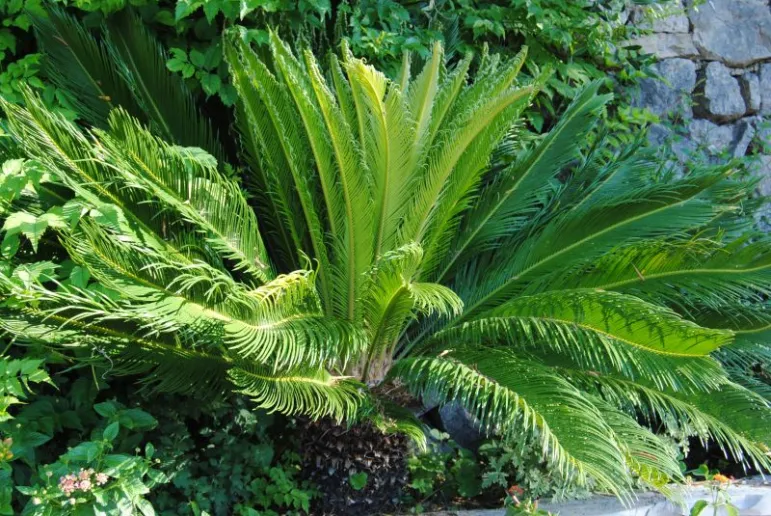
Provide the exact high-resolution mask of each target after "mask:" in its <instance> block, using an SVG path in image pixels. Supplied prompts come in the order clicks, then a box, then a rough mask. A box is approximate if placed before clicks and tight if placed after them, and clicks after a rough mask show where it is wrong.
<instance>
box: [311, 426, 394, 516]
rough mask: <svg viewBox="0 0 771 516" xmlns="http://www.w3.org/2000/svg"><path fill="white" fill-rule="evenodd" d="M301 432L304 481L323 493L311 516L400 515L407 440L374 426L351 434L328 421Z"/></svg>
mask: <svg viewBox="0 0 771 516" xmlns="http://www.w3.org/2000/svg"><path fill="white" fill-rule="evenodd" d="M298 430H299V432H300V452H301V453H302V455H303V471H302V475H303V476H304V478H305V479H308V480H311V481H313V482H314V483H315V484H316V485H317V486H318V488H319V491H320V496H319V497H318V498H316V500H315V501H314V504H313V506H312V507H311V513H312V514H314V515H334V516H342V515H345V516H367V515H375V514H383V513H389V512H391V513H392V512H394V511H395V510H396V508H397V507H398V505H399V500H400V498H401V496H402V493H403V490H404V486H405V485H406V483H407V454H408V446H409V443H408V438H407V437H406V436H404V435H401V434H388V435H386V434H383V433H381V432H380V431H379V430H378V429H377V428H375V427H374V426H373V425H372V424H370V423H366V424H360V425H356V426H353V427H351V428H347V427H344V426H340V425H337V424H335V423H334V422H332V421H329V420H322V421H319V422H316V423H307V424H305V425H302V426H301V428H299V429H298ZM358 473H366V474H367V483H366V485H365V486H364V487H363V488H362V489H360V490H356V489H354V487H353V486H352V485H351V480H350V478H351V475H355V474H358Z"/></svg>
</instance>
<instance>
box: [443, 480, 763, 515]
mask: <svg viewBox="0 0 771 516" xmlns="http://www.w3.org/2000/svg"><path fill="white" fill-rule="evenodd" d="M675 489H676V491H677V492H679V493H680V494H681V495H682V499H683V501H684V503H685V505H686V506H687V510H683V508H682V507H678V506H677V505H675V504H673V503H672V502H669V501H668V500H667V499H666V498H664V496H662V495H660V494H658V493H640V494H639V495H638V496H637V500H636V502H635V503H634V504H633V507H624V506H623V505H622V504H621V503H620V502H619V501H618V500H617V499H616V498H613V497H610V496H594V497H592V498H589V499H587V500H576V501H572V502H565V503H542V504H541V505H540V506H541V507H542V508H544V509H547V510H549V511H551V512H554V513H557V514H559V516H683V515H687V514H688V512H689V511H690V509H691V507H692V506H693V504H694V503H696V502H697V501H698V500H709V499H711V495H710V491H709V489H708V488H707V487H706V486H704V485H702V484H694V485H692V486H678V487H676V488H675ZM728 493H729V495H730V496H731V502H732V503H733V504H734V505H736V506H737V507H738V508H739V510H740V514H741V516H771V482H769V481H767V480H763V479H761V478H750V479H745V480H742V481H740V482H737V483H736V484H734V485H732V486H731V487H730V488H729V490H728ZM505 513H506V511H504V510H502V509H495V510H482V511H445V512H438V513H433V514H432V516H456V515H457V516H504V515H505ZM704 515H705V516H707V515H709V516H712V509H709V510H706V511H705V512H704ZM718 515H719V516H726V513H725V512H718Z"/></svg>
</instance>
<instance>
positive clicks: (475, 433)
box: [439, 401, 485, 450]
mask: <svg viewBox="0 0 771 516" xmlns="http://www.w3.org/2000/svg"><path fill="white" fill-rule="evenodd" d="M439 416H440V417H441V418H442V426H444V430H445V432H447V433H448V434H450V437H452V440H453V441H455V442H456V443H458V444H459V445H461V446H462V447H464V448H467V449H469V450H476V449H477V448H479V445H480V444H481V443H482V441H483V440H484V439H485V434H484V430H483V429H482V427H481V425H480V424H479V421H478V420H477V419H476V418H475V417H474V416H473V415H472V414H471V413H470V412H469V411H468V410H466V409H465V408H463V407H462V406H461V405H460V403H457V402H454V401H453V402H451V403H448V404H446V405H444V406H442V407H441V408H440V409H439Z"/></svg>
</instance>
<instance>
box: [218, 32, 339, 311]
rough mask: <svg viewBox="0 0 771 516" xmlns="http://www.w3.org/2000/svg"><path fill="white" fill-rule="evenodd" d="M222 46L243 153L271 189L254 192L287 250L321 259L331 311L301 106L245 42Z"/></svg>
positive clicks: (325, 257) (262, 183) (322, 282)
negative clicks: (271, 214)
mask: <svg viewBox="0 0 771 516" xmlns="http://www.w3.org/2000/svg"><path fill="white" fill-rule="evenodd" d="M224 48H225V55H226V57H227V59H228V62H229V64H230V68H231V72H232V74H233V83H234V85H235V87H236V90H237V91H238V94H239V97H240V103H239V111H240V114H241V116H239V119H238V122H239V125H240V128H241V133H242V134H243V135H245V136H248V138H245V141H244V146H245V149H244V150H245V152H246V153H247V155H248V156H249V157H250V162H251V163H253V164H254V167H253V169H254V170H253V173H255V174H261V176H262V177H261V178H260V180H259V181H258V182H257V186H259V187H264V188H265V189H266V190H267V192H265V191H257V192H255V193H256V194H257V195H259V196H260V198H264V199H265V202H266V204H267V203H269V204H270V206H271V207H272V211H273V212H274V213H276V217H275V219H274V220H273V221H272V224H273V226H274V227H275V228H276V229H277V230H278V231H280V232H281V233H282V234H283V236H282V239H283V240H284V241H288V240H291V244H289V243H287V244H286V245H288V246H294V247H295V249H288V250H287V251H286V252H288V253H291V254H295V253H299V252H304V253H306V254H308V255H310V256H313V257H314V258H315V259H316V260H318V262H319V265H320V266H319V281H320V288H321V293H322V298H323V299H325V303H324V304H325V307H326V308H327V310H330V309H331V307H332V302H331V299H330V297H329V296H330V295H331V288H332V287H331V281H332V280H331V278H330V277H329V275H330V272H329V271H330V266H329V257H328V254H327V250H326V241H325V238H324V227H323V222H322V218H321V217H320V215H319V212H318V211H317V210H318V209H319V207H320V201H319V199H317V196H316V195H315V184H316V183H315V180H314V179H313V178H312V176H311V174H310V173H309V171H310V167H311V165H310V159H309V158H310V156H311V151H310V146H309V143H308V141H307V138H306V137H305V135H304V132H303V131H304V130H303V128H302V127H301V125H300V122H299V113H298V112H297V108H296V107H295V106H294V104H293V101H292V99H291V96H290V93H289V91H288V89H287V87H286V86H285V85H283V84H281V83H279V82H278V80H277V79H276V78H275V77H274V76H273V75H272V74H271V73H270V71H269V70H268V69H267V67H266V66H265V65H264V64H263V63H262V62H261V61H260V60H259V59H258V58H257V56H256V55H255V54H254V52H253V51H252V50H251V49H249V48H248V47H247V46H246V45H245V44H243V42H241V41H233V40H232V39H226V40H225V41H224ZM298 214H301V215H302V216H298ZM308 240H309V241H310V243H309V244H308V243H307V242H308Z"/></svg>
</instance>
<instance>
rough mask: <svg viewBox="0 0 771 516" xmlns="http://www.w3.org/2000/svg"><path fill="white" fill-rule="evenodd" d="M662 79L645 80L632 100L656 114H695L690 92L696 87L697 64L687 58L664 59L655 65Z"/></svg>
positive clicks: (689, 117) (687, 115) (686, 115)
mask: <svg viewBox="0 0 771 516" xmlns="http://www.w3.org/2000/svg"><path fill="white" fill-rule="evenodd" d="M654 70H655V71H656V73H658V74H659V75H660V76H661V79H643V80H642V81H641V83H640V93H639V95H637V96H636V98H634V99H633V104H634V105H635V106H637V107H647V108H648V109H650V110H651V112H653V113H655V114H656V115H659V116H663V115H668V114H671V113H678V114H681V115H682V116H683V117H684V118H686V119H691V118H692V117H693V109H692V107H691V93H692V92H693V90H694V88H695V87H696V64H694V62H693V61H689V60H688V59H665V60H663V61H661V62H659V63H657V64H656V65H655V66H654Z"/></svg>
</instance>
